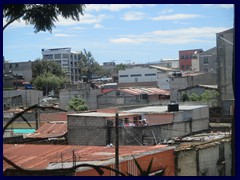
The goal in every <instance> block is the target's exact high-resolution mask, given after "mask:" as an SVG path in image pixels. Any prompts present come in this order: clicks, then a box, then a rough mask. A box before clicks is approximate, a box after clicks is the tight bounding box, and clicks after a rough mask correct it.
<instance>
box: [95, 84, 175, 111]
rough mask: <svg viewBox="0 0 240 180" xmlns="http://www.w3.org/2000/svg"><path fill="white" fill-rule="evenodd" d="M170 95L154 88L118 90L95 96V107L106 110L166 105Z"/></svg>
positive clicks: (165, 91)
mask: <svg viewBox="0 0 240 180" xmlns="http://www.w3.org/2000/svg"><path fill="white" fill-rule="evenodd" d="M169 99H170V93H169V91H167V90H163V89H160V88H156V87H152V88H150V87H145V88H137V87H136V88H134V87H132V88H118V89H115V90H109V92H107V93H104V94H100V95H98V96H97V107H98V108H106V107H114V106H126V105H136V104H152V103H166V101H167V103H168V102H169Z"/></svg>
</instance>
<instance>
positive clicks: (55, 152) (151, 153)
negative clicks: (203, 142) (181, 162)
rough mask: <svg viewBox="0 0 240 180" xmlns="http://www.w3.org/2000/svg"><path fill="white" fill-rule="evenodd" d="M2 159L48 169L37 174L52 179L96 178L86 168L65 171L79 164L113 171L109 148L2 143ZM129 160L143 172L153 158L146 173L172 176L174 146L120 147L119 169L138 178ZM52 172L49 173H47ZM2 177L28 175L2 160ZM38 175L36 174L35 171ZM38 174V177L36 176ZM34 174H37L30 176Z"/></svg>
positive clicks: (112, 159) (110, 173)
mask: <svg viewBox="0 0 240 180" xmlns="http://www.w3.org/2000/svg"><path fill="white" fill-rule="evenodd" d="M3 155H4V157H6V158H8V159H10V160H11V161H12V162H14V163H15V164H17V165H18V166H20V167H22V168H26V169H29V170H36V169H37V170H48V171H45V172H40V174H41V175H55V176H59V175H60V176H63V175H65V176H66V175H68V176H99V174H98V173H97V172H96V170H94V169H93V168H90V167H86V166H85V167H81V168H77V169H76V170H75V171H66V170H64V169H66V168H71V167H73V166H75V165H80V164H91V165H102V166H107V167H110V168H115V148H114V147H110V146H76V145H33V144H4V145H3ZM133 157H134V158H135V159H136V160H137V161H138V163H139V165H140V166H141V167H142V168H143V169H144V170H147V168H148V166H149V163H150V161H151V160H152V159H153V163H152V168H151V171H150V173H151V174H152V175H155V174H156V173H158V172H161V170H162V169H165V170H164V174H163V175H164V176H174V174H175V172H174V171H175V168H174V147H168V146H167V145H157V146H120V147H119V170H120V172H122V173H124V174H126V175H127V173H130V174H132V175H134V176H137V175H140V172H139V171H138V168H137V166H136V164H135V162H134V159H133ZM51 170H53V171H51ZM3 171H4V175H9V176H14V175H19V174H21V175H29V174H27V173H24V172H19V171H18V170H16V169H13V168H12V167H11V165H9V164H8V163H6V162H5V161H4V163H3ZM103 171H104V174H103V176H115V172H113V171H110V170H106V169H103ZM38 173H39V172H38ZM40 174H39V175H40ZM34 175H37V172H35V173H34Z"/></svg>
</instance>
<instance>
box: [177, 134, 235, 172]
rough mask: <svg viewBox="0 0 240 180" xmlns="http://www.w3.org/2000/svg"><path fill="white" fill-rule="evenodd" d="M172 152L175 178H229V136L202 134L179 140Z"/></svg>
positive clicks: (230, 167) (230, 159)
mask: <svg viewBox="0 0 240 180" xmlns="http://www.w3.org/2000/svg"><path fill="white" fill-rule="evenodd" d="M179 142H180V145H179V146H177V148H176V149H175V150H174V154H175V168H176V169H175V173H176V174H175V175H176V176H231V169H232V150H231V140H230V135H229V134H228V135H227V134H226V133H221V132H217V133H204V134H196V135H194V136H188V137H185V138H182V139H181V140H179Z"/></svg>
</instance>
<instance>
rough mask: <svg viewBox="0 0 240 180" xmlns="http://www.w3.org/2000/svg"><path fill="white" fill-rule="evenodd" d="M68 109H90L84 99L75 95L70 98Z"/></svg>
mask: <svg viewBox="0 0 240 180" xmlns="http://www.w3.org/2000/svg"><path fill="white" fill-rule="evenodd" d="M68 109H70V110H74V111H85V110H88V107H87V105H86V103H85V102H84V100H82V99H81V98H78V97H74V98H72V99H71V100H70V102H69V105H68Z"/></svg>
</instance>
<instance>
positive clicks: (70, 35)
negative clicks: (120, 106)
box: [54, 34, 75, 37]
mask: <svg viewBox="0 0 240 180" xmlns="http://www.w3.org/2000/svg"><path fill="white" fill-rule="evenodd" d="M54 36H55V37H75V35H72V34H54Z"/></svg>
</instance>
